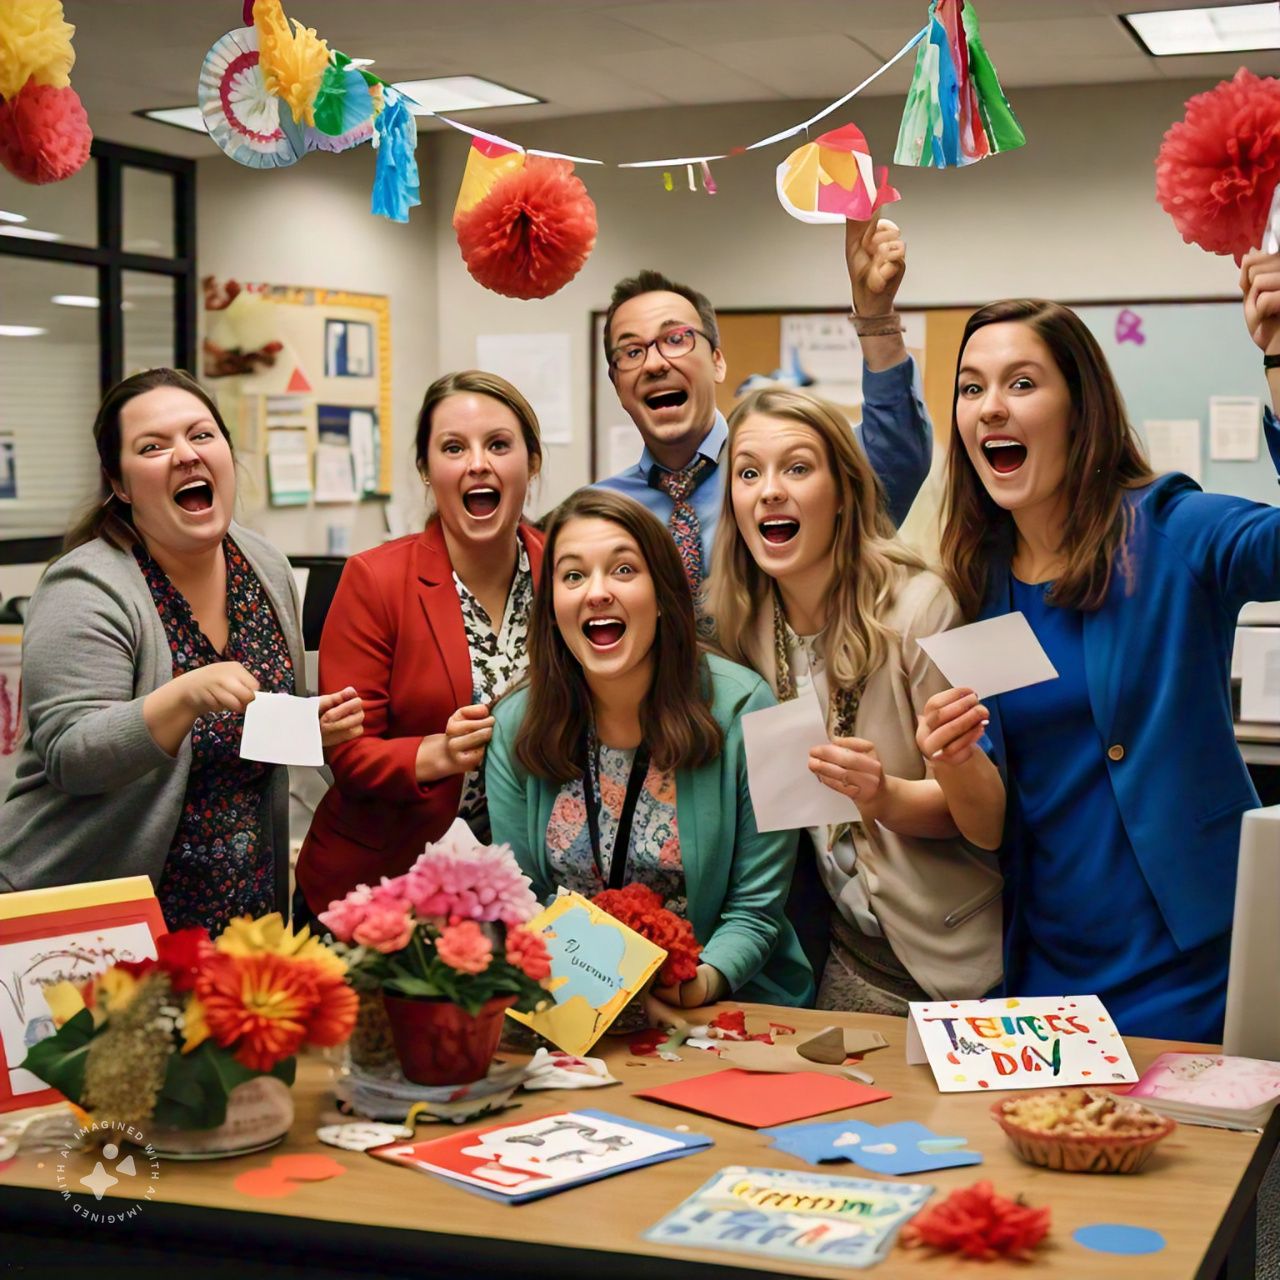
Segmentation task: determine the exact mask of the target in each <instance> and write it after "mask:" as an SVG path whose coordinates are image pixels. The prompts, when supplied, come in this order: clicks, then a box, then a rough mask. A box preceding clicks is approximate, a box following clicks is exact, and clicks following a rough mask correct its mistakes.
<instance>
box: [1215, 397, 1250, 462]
mask: <svg viewBox="0 0 1280 1280" xmlns="http://www.w3.org/2000/svg"><path fill="white" fill-rule="evenodd" d="M1261 436H1262V401H1261V400H1259V399H1258V397H1257V396H1210V397H1209V457H1210V458H1211V459H1212V460H1213V461H1214V462H1256V461H1257V459H1258V446H1259V442H1260V439H1261Z"/></svg>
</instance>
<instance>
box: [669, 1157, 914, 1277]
mask: <svg viewBox="0 0 1280 1280" xmlns="http://www.w3.org/2000/svg"><path fill="white" fill-rule="evenodd" d="M932 1194H933V1188H932V1187H928V1186H921V1185H919V1184H916V1183H911V1182H869V1181H867V1180H865V1179H861V1178H841V1177H832V1176H831V1175H830V1174H824V1173H807V1172H804V1171H797V1172H792V1171H789V1170H783V1169H747V1168H743V1167H742V1166H738V1165H735V1166H732V1167H730V1168H728V1169H721V1170H720V1172H719V1173H717V1174H716V1175H715V1177H714V1178H712V1179H711V1180H710V1181H709V1182H707V1183H705V1184H704V1185H703V1186H701V1187H700V1188H699V1189H698V1190H697V1191H695V1192H694V1193H693V1195H691V1196H690V1197H689V1198H688V1199H687V1200H686V1201H685V1202H684V1203H683V1204H681V1205H679V1206H678V1207H677V1208H676V1209H675V1210H674V1211H673V1212H672V1213H669V1214H668V1215H667V1216H666V1217H665V1218H663V1219H662V1221H661V1222H659V1223H658V1224H657V1225H656V1226H653V1227H650V1228H649V1230H648V1231H646V1232H645V1233H644V1238H645V1239H646V1240H652V1241H654V1243H656V1244H675V1245H681V1246H683V1247H686V1248H691V1249H724V1250H726V1251H728V1252H730V1253H754V1254H761V1255H763V1256H765V1257H769V1258H777V1259H780V1260H781V1259H785V1260H786V1261H788V1262H805V1263H809V1264H810V1265H815V1266H831V1267H869V1266H872V1265H873V1264H874V1263H877V1262H880V1261H881V1260H882V1259H883V1258H885V1256H886V1255H887V1254H888V1252H889V1250H890V1249H891V1248H892V1247H893V1241H894V1237H895V1236H896V1235H897V1234H898V1228H899V1227H901V1226H902V1224H903V1223H904V1222H906V1221H907V1219H908V1218H912V1217H914V1216H915V1215H916V1213H917V1212H919V1210H920V1208H921V1206H923V1204H924V1202H925V1201H926V1200H928V1198H929V1197H930V1196H931V1195H932Z"/></svg>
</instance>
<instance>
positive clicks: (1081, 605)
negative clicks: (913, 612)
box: [941, 298, 1155, 619]
mask: <svg viewBox="0 0 1280 1280" xmlns="http://www.w3.org/2000/svg"><path fill="white" fill-rule="evenodd" d="M1010 321H1012V322H1015V323H1017V324H1025V325H1026V326H1027V327H1028V328H1029V329H1030V330H1031V331H1032V332H1033V333H1035V334H1036V335H1037V337H1039V338H1040V340H1041V341H1042V342H1043V343H1044V344H1045V346H1046V347H1048V349H1049V352H1050V354H1051V355H1052V356H1053V361H1054V363H1055V364H1056V365H1057V366H1058V369H1059V371H1060V372H1061V373H1062V376H1063V378H1065V379H1066V383H1067V388H1068V390H1069V392H1070V395H1071V420H1070V423H1069V424H1068V438H1067V472H1066V479H1065V481H1064V489H1065V492H1064V495H1063V496H1064V502H1065V506H1066V511H1067V516H1066V521H1065V523H1064V525H1063V530H1062V554H1063V556H1064V558H1065V562H1066V564H1065V568H1064V569H1063V570H1062V572H1061V573H1060V574H1059V575H1058V578H1057V581H1056V582H1055V583H1054V585H1053V587H1052V588H1051V589H1050V591H1049V595H1048V599H1049V600H1050V601H1051V602H1052V603H1053V604H1055V605H1058V606H1060V607H1062V608H1066V609H1084V610H1094V609H1098V608H1100V607H1101V605H1102V602H1103V601H1104V600H1105V599H1106V596H1107V591H1108V589H1109V588H1110V586H1111V574H1112V571H1113V568H1114V567H1115V564H1116V561H1117V559H1118V560H1119V562H1120V568H1121V572H1122V573H1123V574H1125V576H1126V579H1127V580H1128V581H1129V582H1132V573H1133V566H1132V564H1131V563H1130V562H1129V560H1128V557H1127V554H1126V549H1127V544H1128V534H1129V527H1130V523H1131V518H1130V516H1129V515H1128V514H1127V508H1126V506H1125V502H1124V493H1125V490H1126V489H1136V488H1139V487H1141V486H1142V485H1145V484H1150V483H1151V481H1152V480H1154V479H1155V476H1154V474H1153V473H1152V471H1151V469H1150V468H1149V467H1148V466H1147V459H1146V455H1145V454H1144V453H1143V450H1142V444H1141V442H1140V441H1139V440H1138V437H1137V436H1136V435H1135V433H1134V430H1133V427H1132V426H1131V425H1130V423H1129V418H1128V414H1127V413H1126V412H1125V407H1124V400H1123V398H1122V397H1121V395H1120V388H1119V387H1117V386H1116V380H1115V377H1114V376H1113V374H1112V372H1111V368H1110V366H1109V365H1108V364H1107V359H1106V356H1104V355H1103V354H1102V349H1101V348H1100V347H1099V346H1098V342H1097V339H1096V338H1095V337H1094V336H1093V334H1092V333H1090V331H1089V329H1088V326H1087V325H1086V324H1085V323H1084V321H1083V320H1081V319H1080V317H1079V316H1078V315H1076V313H1075V312H1074V311H1072V310H1071V309H1070V308H1068V307H1064V306H1062V305H1061V304H1060V303H1057V302H1045V301H1043V300H1042V299H1039V298H1010V299H1006V300H1004V301H1002V302H991V303H988V304H987V305H986V306H985V307H980V308H979V309H978V310H977V311H975V312H974V313H973V315H971V316H970V317H969V321H968V323H967V324H966V325H965V327H964V338H963V339H962V341H961V343H960V354H959V356H957V358H956V385H955V387H954V388H953V389H952V401H951V443H950V448H949V450H948V455H947V479H946V493H945V496H944V499H943V508H942V512H943V516H942V519H943V523H942V540H941V551H942V563H943V567H944V569H945V571H946V576H947V579H948V583H949V585H950V587H951V590H952V591H953V592H954V593H955V597H956V599H957V601H958V602H959V604H960V608H961V610H962V611H963V613H964V616H965V617H966V618H971V619H972V618H976V617H977V616H978V614H979V612H980V611H981V609H982V603H983V600H984V599H985V598H986V593H987V583H988V578H989V574H990V570H991V565H992V563H993V562H997V561H1004V562H1006V563H1007V562H1008V561H1009V560H1010V559H1011V558H1012V556H1013V551H1014V547H1015V545H1016V527H1015V525H1014V521H1013V516H1012V515H1011V514H1010V513H1009V512H1008V511H1006V510H1004V509H1003V508H1002V507H1000V506H999V505H997V503H996V502H995V501H994V500H993V499H992V498H991V496H990V495H989V494H988V493H987V490H986V486H985V485H984V484H983V483H982V481H981V479H980V478H979V477H978V473H977V472H976V471H975V470H974V466H973V463H972V462H971V461H970V460H969V455H968V452H967V451H966V450H965V447H964V443H963V441H962V440H961V439H960V429H959V426H958V424H957V419H956V408H955V406H956V400H957V399H958V398H959V394H960V391H959V384H960V369H961V367H962V365H963V363H964V353H965V348H966V347H967V346H968V344H969V339H970V338H971V337H973V335H974V334H975V333H977V331H978V330H979V329H982V328H985V327H986V326H987V325H989V324H1004V323H1007V322H1010Z"/></svg>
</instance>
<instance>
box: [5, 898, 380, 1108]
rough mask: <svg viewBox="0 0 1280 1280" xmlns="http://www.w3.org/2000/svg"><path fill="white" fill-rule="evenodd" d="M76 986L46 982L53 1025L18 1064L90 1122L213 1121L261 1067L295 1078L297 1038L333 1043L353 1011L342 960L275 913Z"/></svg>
mask: <svg viewBox="0 0 1280 1280" xmlns="http://www.w3.org/2000/svg"><path fill="white" fill-rule="evenodd" d="M156 951H157V957H156V959H154V960H138V961H120V962H118V963H117V964H114V965H112V966H111V968H109V969H108V970H107V971H106V972H105V973H102V974H99V975H98V976H96V977H94V978H91V979H90V980H89V981H88V982H87V983H85V984H84V986H82V987H76V986H74V985H73V984H72V983H69V982H60V983H57V984H55V985H53V986H50V987H48V988H47V989H46V996H47V998H48V1001H49V1007H50V1009H51V1010H52V1012H53V1014H54V1020H55V1022H56V1023H58V1024H59V1026H58V1029H57V1030H56V1031H55V1033H54V1034H53V1035H51V1036H48V1037H47V1038H46V1039H44V1040H41V1041H40V1042H39V1043H38V1044H36V1045H34V1046H33V1047H32V1049H31V1051H30V1053H29V1054H28V1055H27V1058H26V1061H25V1062H24V1063H23V1066H24V1067H25V1068H26V1069H27V1070H28V1071H31V1072H33V1073H34V1074H35V1075H37V1076H39V1077H40V1078H41V1079H42V1080H44V1081H46V1082H47V1083H48V1084H50V1085H52V1086H53V1087H54V1088H55V1089H58V1090H60V1091H61V1092H62V1093H63V1094H65V1095H66V1097H68V1098H69V1099H70V1100H71V1101H72V1102H74V1103H76V1104H78V1105H79V1106H80V1107H82V1108H83V1109H84V1110H86V1111H88V1112H90V1113H92V1114H93V1115H94V1117H95V1119H101V1120H104V1121H112V1122H118V1123H123V1124H147V1125H154V1126H157V1127H161V1128H168V1129H178V1130H192V1129H214V1128H217V1127H218V1126H219V1125H221V1124H222V1123H223V1122H224V1121H225V1119H226V1115H227V1097H228V1095H229V1094H230V1093H231V1091H232V1090H233V1089H234V1088H235V1087H236V1086H237V1085H240V1084H243V1083H245V1082H246V1081H248V1080H252V1079H254V1078H255V1077H257V1076H260V1075H271V1076H275V1077H276V1078H277V1079H279V1080H281V1081H282V1082H283V1083H284V1084H286V1085H288V1084H292V1083H293V1074H294V1060H293V1055H294V1054H295V1053H297V1051H298V1050H299V1049H300V1048H301V1047H302V1046H303V1045H304V1044H313V1045H321V1046H333V1045H339V1044H341V1043H342V1042H343V1041H344V1040H346V1038H347V1036H348V1035H349V1034H350V1032H351V1028H352V1026H353V1025H354V1023H355V1017H356V994H355V992H354V991H352V990H351V988H350V987H349V986H348V984H347V981H346V965H345V964H344V963H343V961H342V960H341V959H340V958H339V957H338V956H336V955H335V954H334V953H333V952H332V951H330V950H329V949H328V948H327V947H326V946H325V945H324V944H323V943H321V942H320V941H319V940H318V939H316V938H313V937H311V936H310V934H309V932H308V931H307V930H306V929H302V930H301V931H300V932H298V933H296V934H295V933H294V932H293V931H292V930H291V929H289V928H287V927H286V926H285V924H284V921H283V920H282V919H281V917H280V915H279V914H278V913H273V914H272V915H268V916H263V917H261V918H260V919H257V920H254V919H251V918H249V917H248V916H245V917H243V918H241V919H239V920H233V921H232V922H231V923H230V924H229V925H228V926H227V928H226V930H225V931H224V932H223V933H222V934H221V935H220V936H219V937H218V939H217V940H216V941H212V940H211V939H210V937H209V934H208V932H207V931H206V930H204V929H182V930H179V931H178V932H176V933H169V934H165V935H163V936H162V937H160V938H158V939H157V940H156Z"/></svg>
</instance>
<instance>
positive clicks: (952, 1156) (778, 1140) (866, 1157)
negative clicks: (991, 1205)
mask: <svg viewBox="0 0 1280 1280" xmlns="http://www.w3.org/2000/svg"><path fill="white" fill-rule="evenodd" d="M760 1132H761V1133H762V1134H763V1135H764V1136H765V1137H767V1138H770V1139H771V1140H772V1142H773V1145H774V1146H775V1147H777V1149H778V1150H779V1151H785V1152H786V1153H787V1154H788V1155H793V1156H798V1157H799V1158H800V1159H801V1160H807V1161H808V1162H809V1163H810V1164H827V1163H830V1162H832V1161H836V1160H848V1161H849V1162H850V1163H852V1164H856V1165H861V1166H862V1168H864V1169H868V1170H870V1171H871V1172H872V1173H887V1174H891V1175H893V1176H894V1177H899V1176H901V1175H902V1174H905V1173H929V1172H931V1171H932V1170H934V1169H955V1168H959V1167H960V1166H961V1165H966V1164H981V1163H982V1155H981V1153H980V1152H977V1151H968V1150H965V1148H967V1147H968V1145H969V1140H968V1139H967V1138H958V1137H948V1136H946V1135H945V1134H941V1133H934V1131H933V1130H932V1129H930V1128H928V1127H927V1126H925V1125H922V1124H920V1123H919V1122H918V1121H916V1120H899V1121H898V1122H897V1123H896V1124H883V1125H874V1124H865V1123H864V1122H863V1121H861V1120H828V1121H824V1122H820V1123H818V1124H789V1125H785V1126H783V1127H782V1128H780V1129H762V1130H761V1131H760Z"/></svg>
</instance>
